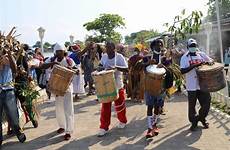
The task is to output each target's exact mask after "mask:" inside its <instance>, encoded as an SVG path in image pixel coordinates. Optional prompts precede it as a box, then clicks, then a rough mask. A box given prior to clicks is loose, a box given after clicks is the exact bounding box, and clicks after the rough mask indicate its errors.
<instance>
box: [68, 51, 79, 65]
mask: <svg viewBox="0 0 230 150" xmlns="http://www.w3.org/2000/svg"><path fill="white" fill-rule="evenodd" d="M69 57H70V58H72V59H73V61H74V62H75V64H76V65H79V64H80V63H81V61H80V59H79V58H78V56H77V53H75V52H73V53H72V54H70V55H69Z"/></svg>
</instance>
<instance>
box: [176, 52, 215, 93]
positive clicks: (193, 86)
mask: <svg viewBox="0 0 230 150" xmlns="http://www.w3.org/2000/svg"><path fill="white" fill-rule="evenodd" d="M188 53H189V52H186V53H185V54H184V55H183V56H182V57H181V60H180V67H181V68H188V67H190V65H192V64H197V63H201V62H211V61H212V59H211V58H210V57H208V56H207V55H206V54H205V53H204V52H197V53H196V54H197V55H196V56H190V55H188ZM185 80H186V89H187V91H196V90H200V85H199V81H198V78H197V73H196V68H194V69H192V70H190V71H189V72H188V73H186V74H185Z"/></svg>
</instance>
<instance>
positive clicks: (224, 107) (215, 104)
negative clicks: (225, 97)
mask: <svg viewBox="0 0 230 150" xmlns="http://www.w3.org/2000/svg"><path fill="white" fill-rule="evenodd" d="M211 104H212V106H213V107H215V108H217V109H219V110H220V111H222V112H224V113H227V114H228V115H230V107H228V106H227V105H226V104H224V103H223V102H220V101H217V100H215V99H214V100H212V101H211Z"/></svg>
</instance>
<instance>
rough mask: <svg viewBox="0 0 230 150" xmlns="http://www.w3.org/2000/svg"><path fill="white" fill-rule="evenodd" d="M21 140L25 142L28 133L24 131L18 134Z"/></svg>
mask: <svg viewBox="0 0 230 150" xmlns="http://www.w3.org/2000/svg"><path fill="white" fill-rule="evenodd" d="M17 138H18V140H19V142H21V143H24V142H25V141H26V135H25V134H24V133H19V134H18V135H17Z"/></svg>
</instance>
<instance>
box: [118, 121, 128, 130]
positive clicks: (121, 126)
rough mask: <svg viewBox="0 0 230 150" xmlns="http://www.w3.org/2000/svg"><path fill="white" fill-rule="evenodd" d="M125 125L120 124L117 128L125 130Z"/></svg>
mask: <svg viewBox="0 0 230 150" xmlns="http://www.w3.org/2000/svg"><path fill="white" fill-rule="evenodd" d="M125 125H126V124H125V123H122V122H119V124H118V125H117V128H119V129H123V128H125Z"/></svg>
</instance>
